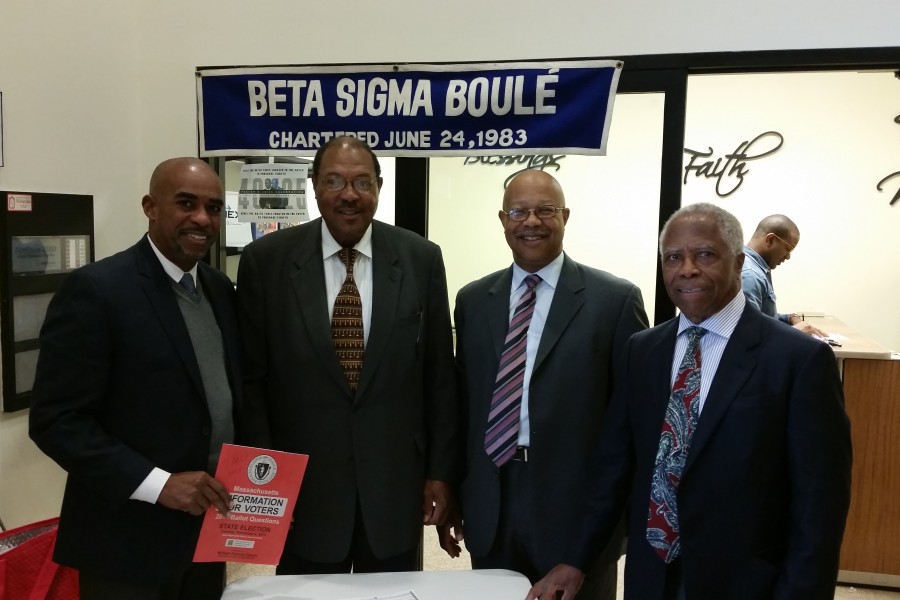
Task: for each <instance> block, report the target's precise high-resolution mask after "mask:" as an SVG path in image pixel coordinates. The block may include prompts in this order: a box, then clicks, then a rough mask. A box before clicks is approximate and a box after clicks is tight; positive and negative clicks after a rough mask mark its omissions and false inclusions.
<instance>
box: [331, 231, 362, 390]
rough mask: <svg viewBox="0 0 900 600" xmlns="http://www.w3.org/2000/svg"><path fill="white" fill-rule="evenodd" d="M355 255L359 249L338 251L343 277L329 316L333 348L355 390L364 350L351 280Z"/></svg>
mask: <svg viewBox="0 0 900 600" xmlns="http://www.w3.org/2000/svg"><path fill="white" fill-rule="evenodd" d="M358 254H359V251H358V250H356V249H355V248H343V249H341V250H340V251H339V252H338V256H339V257H340V259H341V262H343V263H344V266H345V267H347V277H346V278H345V279H344V283H343V285H342V286H341V289H340V291H339V292H338V295H337V298H335V300H334V313H333V314H332V317H331V336H332V339H333V340H334V350H335V352H336V353H337V357H338V360H339V361H340V363H341V368H342V369H343V370H344V375H345V376H346V377H347V383H348V384H349V385H350V389H351V390H353V391H356V387H357V386H358V385H359V373H360V371H362V364H363V354H364V351H365V338H364V336H363V312H362V301H361V300H360V297H359V288H357V287H356V281H354V279H353V264H354V263H355V262H356V256H357V255H358Z"/></svg>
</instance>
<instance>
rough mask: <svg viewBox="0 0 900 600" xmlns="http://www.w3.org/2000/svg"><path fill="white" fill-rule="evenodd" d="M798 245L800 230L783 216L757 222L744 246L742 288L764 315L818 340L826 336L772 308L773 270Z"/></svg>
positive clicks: (795, 315) (795, 314) (800, 320)
mask: <svg viewBox="0 0 900 600" xmlns="http://www.w3.org/2000/svg"><path fill="white" fill-rule="evenodd" d="M799 243H800V230H799V229H798V228H797V225H796V224H795V223H794V222H793V221H791V220H790V219H789V218H787V217H786V216H784V215H769V216H768V217H766V218H765V219H763V220H762V221H760V222H759V225H757V226H756V231H754V232H753V237H751V238H750V241H749V242H747V245H746V246H744V254H745V255H746V256H747V258H746V260H744V266H743V268H742V269H741V287H742V288H743V290H744V295H745V296H746V297H747V300H748V301H749V302H750V304H752V305H753V306H755V307H756V308H758V309H759V310H760V311H762V312H763V313H764V314H766V315H768V316H770V317H773V318H777V319H778V320H779V321H782V322H783V323H787V324H788V325H792V326H794V327H795V328H796V329H799V330H800V331H802V332H804V333H807V334H809V335H814V336H818V337H822V338H824V337H827V335H828V334H827V333H825V332H824V331H822V330H820V329H818V328H816V327H813V326H812V325H810V324H809V323H807V322H806V321H804V320H803V317H802V316H801V315H798V314H797V313H789V314H788V313H779V312H778V311H777V310H776V308H775V287H774V286H773V285H772V269H774V268H775V267H777V266H778V265H780V264H781V263H783V262H784V261H786V260H790V258H791V252H793V251H794V248H796V247H797V244H799Z"/></svg>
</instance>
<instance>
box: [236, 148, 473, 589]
mask: <svg viewBox="0 0 900 600" xmlns="http://www.w3.org/2000/svg"><path fill="white" fill-rule="evenodd" d="M380 173H381V169H380V166H379V164H378V159H377V158H376V157H375V155H374V154H373V153H372V151H371V149H370V148H369V147H368V146H367V145H365V144H364V143H363V142H361V141H358V140H356V139H354V138H349V137H338V138H334V139H332V140H331V141H329V142H328V143H327V144H326V145H325V146H323V147H322V148H321V149H320V150H319V151H318V152H317V153H316V157H315V159H314V161H313V168H312V183H313V186H314V187H315V194H316V201H317V203H318V206H319V210H320V212H321V213H322V218H321V219H316V220H314V221H312V222H310V223H307V224H304V225H300V226H297V227H292V228H289V229H284V230H281V231H278V232H275V233H272V234H270V235H267V236H265V237H264V238H262V239H259V240H257V241H255V242H253V243H251V244H249V245H248V246H247V247H246V248H245V249H244V252H243V255H242V257H241V264H240V269H239V272H238V306H239V320H240V322H241V327H242V331H243V334H244V338H243V339H244V348H245V356H246V357H247V363H246V368H245V373H246V386H245V396H246V400H247V404H246V406H247V411H246V413H244V414H243V418H245V419H246V424H247V427H248V431H249V434H250V435H251V436H252V439H253V440H255V443H256V444H259V445H263V446H265V447H271V448H276V449H279V450H287V451H291V452H299V453H304V454H308V455H309V465H308V467H307V471H306V475H305V477H304V481H303V489H302V490H301V491H300V496H299V499H298V503H297V507H296V510H295V511H294V526H293V529H292V531H291V532H290V533H289V535H288V539H287V542H286V544H285V549H284V554H283V556H282V558H281V562H280V564H279V566H278V573H282V574H297V573H333V572H348V571H350V570H351V569H352V570H353V571H355V572H373V571H407V570H416V569H417V568H419V549H420V540H421V536H422V525H423V522H424V523H425V524H437V523H439V522H442V521H443V520H444V519H445V518H446V513H447V504H448V502H449V501H450V500H449V484H450V482H452V481H453V480H454V478H455V477H456V470H457V465H456V390H455V384H454V376H453V348H452V336H451V329H450V309H449V302H448V298H447V283H446V276H445V273H444V263H443V259H442V257H441V251H440V248H438V246H437V245H435V244H433V243H431V242H428V241H426V240H425V239H423V238H422V237H420V236H418V235H416V234H415V233H412V232H410V231H406V230H404V229H400V228H398V227H392V226H390V225H386V224H384V223H381V222H378V221H374V220H373V217H374V214H375V210H376V208H377V206H378V192H379V189H380V188H381V183H382V179H381V176H380ZM345 260H346V261H347V262H346V263H345V262H344V261H345ZM350 296H352V298H353V299H352V301H349V303H350V306H349V308H348V306H347V302H348V297H350ZM350 310H355V311H358V312H357V313H355V314H354V315H353V316H348V315H347V314H339V315H337V316H336V317H334V318H333V315H335V313H336V312H342V311H350ZM334 335H339V336H342V337H340V338H339V339H337V341H336V339H335V338H334V337H333V336H334ZM356 344H358V346H355V345H356ZM349 347H356V348H357V349H356V350H352V351H351V352H350V354H353V356H352V357H349V358H348V356H347V354H346V352H347V348H349ZM338 350H340V351H341V353H342V354H341V357H340V358H339V356H338V354H337V352H338ZM242 422H243V421H242Z"/></svg>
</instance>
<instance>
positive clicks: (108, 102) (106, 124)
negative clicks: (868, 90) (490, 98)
mask: <svg viewBox="0 0 900 600" xmlns="http://www.w3.org/2000/svg"><path fill="white" fill-rule="evenodd" d="M898 21H900V3H897V2H894V1H893V0H864V1H860V2H857V3H855V4H854V5H853V7H852V8H848V5H847V4H846V2H839V1H838V0H827V1H826V0H818V1H813V0H793V1H778V0H760V1H758V2H755V3H753V5H752V7H749V6H740V7H734V8H729V7H727V6H723V4H722V3H720V2H715V1H714V0H693V1H687V2H679V3H673V2H671V1H669V0H644V1H643V2H638V3H634V2H632V3H620V4H617V5H610V4H609V3H598V2H595V1H591V0H578V1H573V2H567V3H546V2H536V1H534V0H523V1H520V2H517V3H515V4H511V3H499V2H493V3H490V2H487V3H486V2H482V1H480V0H479V1H474V0H458V1H456V2H445V3H436V2H413V1H410V0H384V1H382V2H367V3H360V2H353V1H349V0H343V1H338V2H321V3H311V2H296V1H295V0H270V1H268V2H262V3H247V2H238V1H236V0H218V1H216V2H212V1H211V0H195V1H192V2H181V1H179V2H176V1H173V0H160V1H154V2H151V1H149V0H144V1H143V2H119V1H116V0H82V1H80V2H65V1H60V0H54V1H51V0H30V1H27V0H2V3H0V91H2V92H3V120H4V122H3V136H4V139H3V144H4V159H5V163H6V166H4V167H2V168H0V189H14V190H15V189H20V190H32V191H45V192H70V193H81V194H93V195H94V198H95V228H96V232H97V240H96V249H97V257H98V258H101V257H104V256H107V255H109V254H112V253H113V252H115V251H117V250H120V249H122V248H125V247H126V246H128V245H130V244H131V243H133V242H134V241H135V240H136V239H137V238H138V237H139V236H140V235H141V234H142V233H143V231H145V229H146V224H145V222H144V218H143V215H142V213H141V212H140V206H139V201H140V197H141V195H142V194H143V193H144V190H145V188H146V181H147V178H148V176H149V173H150V171H151V170H152V168H153V167H154V166H155V165H156V164H157V163H158V162H159V161H160V160H162V159H164V158H167V157H170V156H176V155H196V148H197V145H196V106H195V97H194V68H195V67H197V66H215V65H250V64H276V63H291V64H295V63H301V64H302V63H332V62H350V63H359V62H373V61H463V60H502V59H528V58H549V57H581V56H613V55H628V54H656V53H675V52H700V51H722V50H757V49H778V48H840V47H875V46H888V45H892V44H896V40H897V38H896V27H895V23H897V22H898ZM26 421H27V419H26V418H25V416H24V415H23V414H22V413H18V414H15V415H7V414H2V415H0V518H2V519H3V520H4V521H5V522H6V524H7V525H10V526H12V525H17V524H21V523H25V522H29V521H32V520H36V519H38V518H42V517H45V516H48V515H50V514H54V513H55V510H56V506H57V505H58V501H59V494H58V490H59V482H60V480H61V477H60V474H59V473H58V471H56V470H55V467H51V466H49V462H48V461H46V459H44V458H43V457H42V456H41V455H40V454H39V453H37V450H36V449H34V448H33V446H32V445H31V442H30V441H28V439H27V435H26V426H27V425H26ZM37 481H40V482H44V481H47V482H48V483H47V485H46V486H45V485H43V483H42V485H41V486H38V485H37V483H36V482H37ZM48 486H49V487H48ZM47 489H49V491H45V490H47ZM22 498H27V501H22Z"/></svg>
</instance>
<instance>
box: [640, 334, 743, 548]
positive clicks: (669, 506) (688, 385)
mask: <svg viewBox="0 0 900 600" xmlns="http://www.w3.org/2000/svg"><path fill="white" fill-rule="evenodd" d="M686 332H687V335H688V347H687V350H686V351H685V353H684V358H682V359H681V365H679V367H678V374H677V375H676V376H675V383H674V384H673V385H672V395H671V396H669V404H668V406H667V407H666V418H665V420H664V421H663V427H662V432H661V433H660V437H659V449H658V450H657V452H656V464H655V465H654V467H653V480H652V482H651V484H650V511H649V514H648V515H647V541H648V542H650V545H651V546H653V549H654V550H656V553H657V554H658V555H659V556H660V558H662V559H663V560H664V561H665V562H667V563H670V562H672V561H673V560H675V559H676V558H678V556H679V555H680V554H681V540H680V529H679V526H678V483H679V482H680V481H681V474H682V471H683V470H684V464H685V461H686V460H687V456H688V452H689V451H690V449H691V437H692V436H693V435H694V429H696V427H697V419H698V417H699V414H700V338H701V337H703V335H704V334H705V333H706V330H705V329H703V328H702V327H697V326H693V327H689V328H688V329H687V330H686ZM725 533H726V532H723V534H725Z"/></svg>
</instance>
